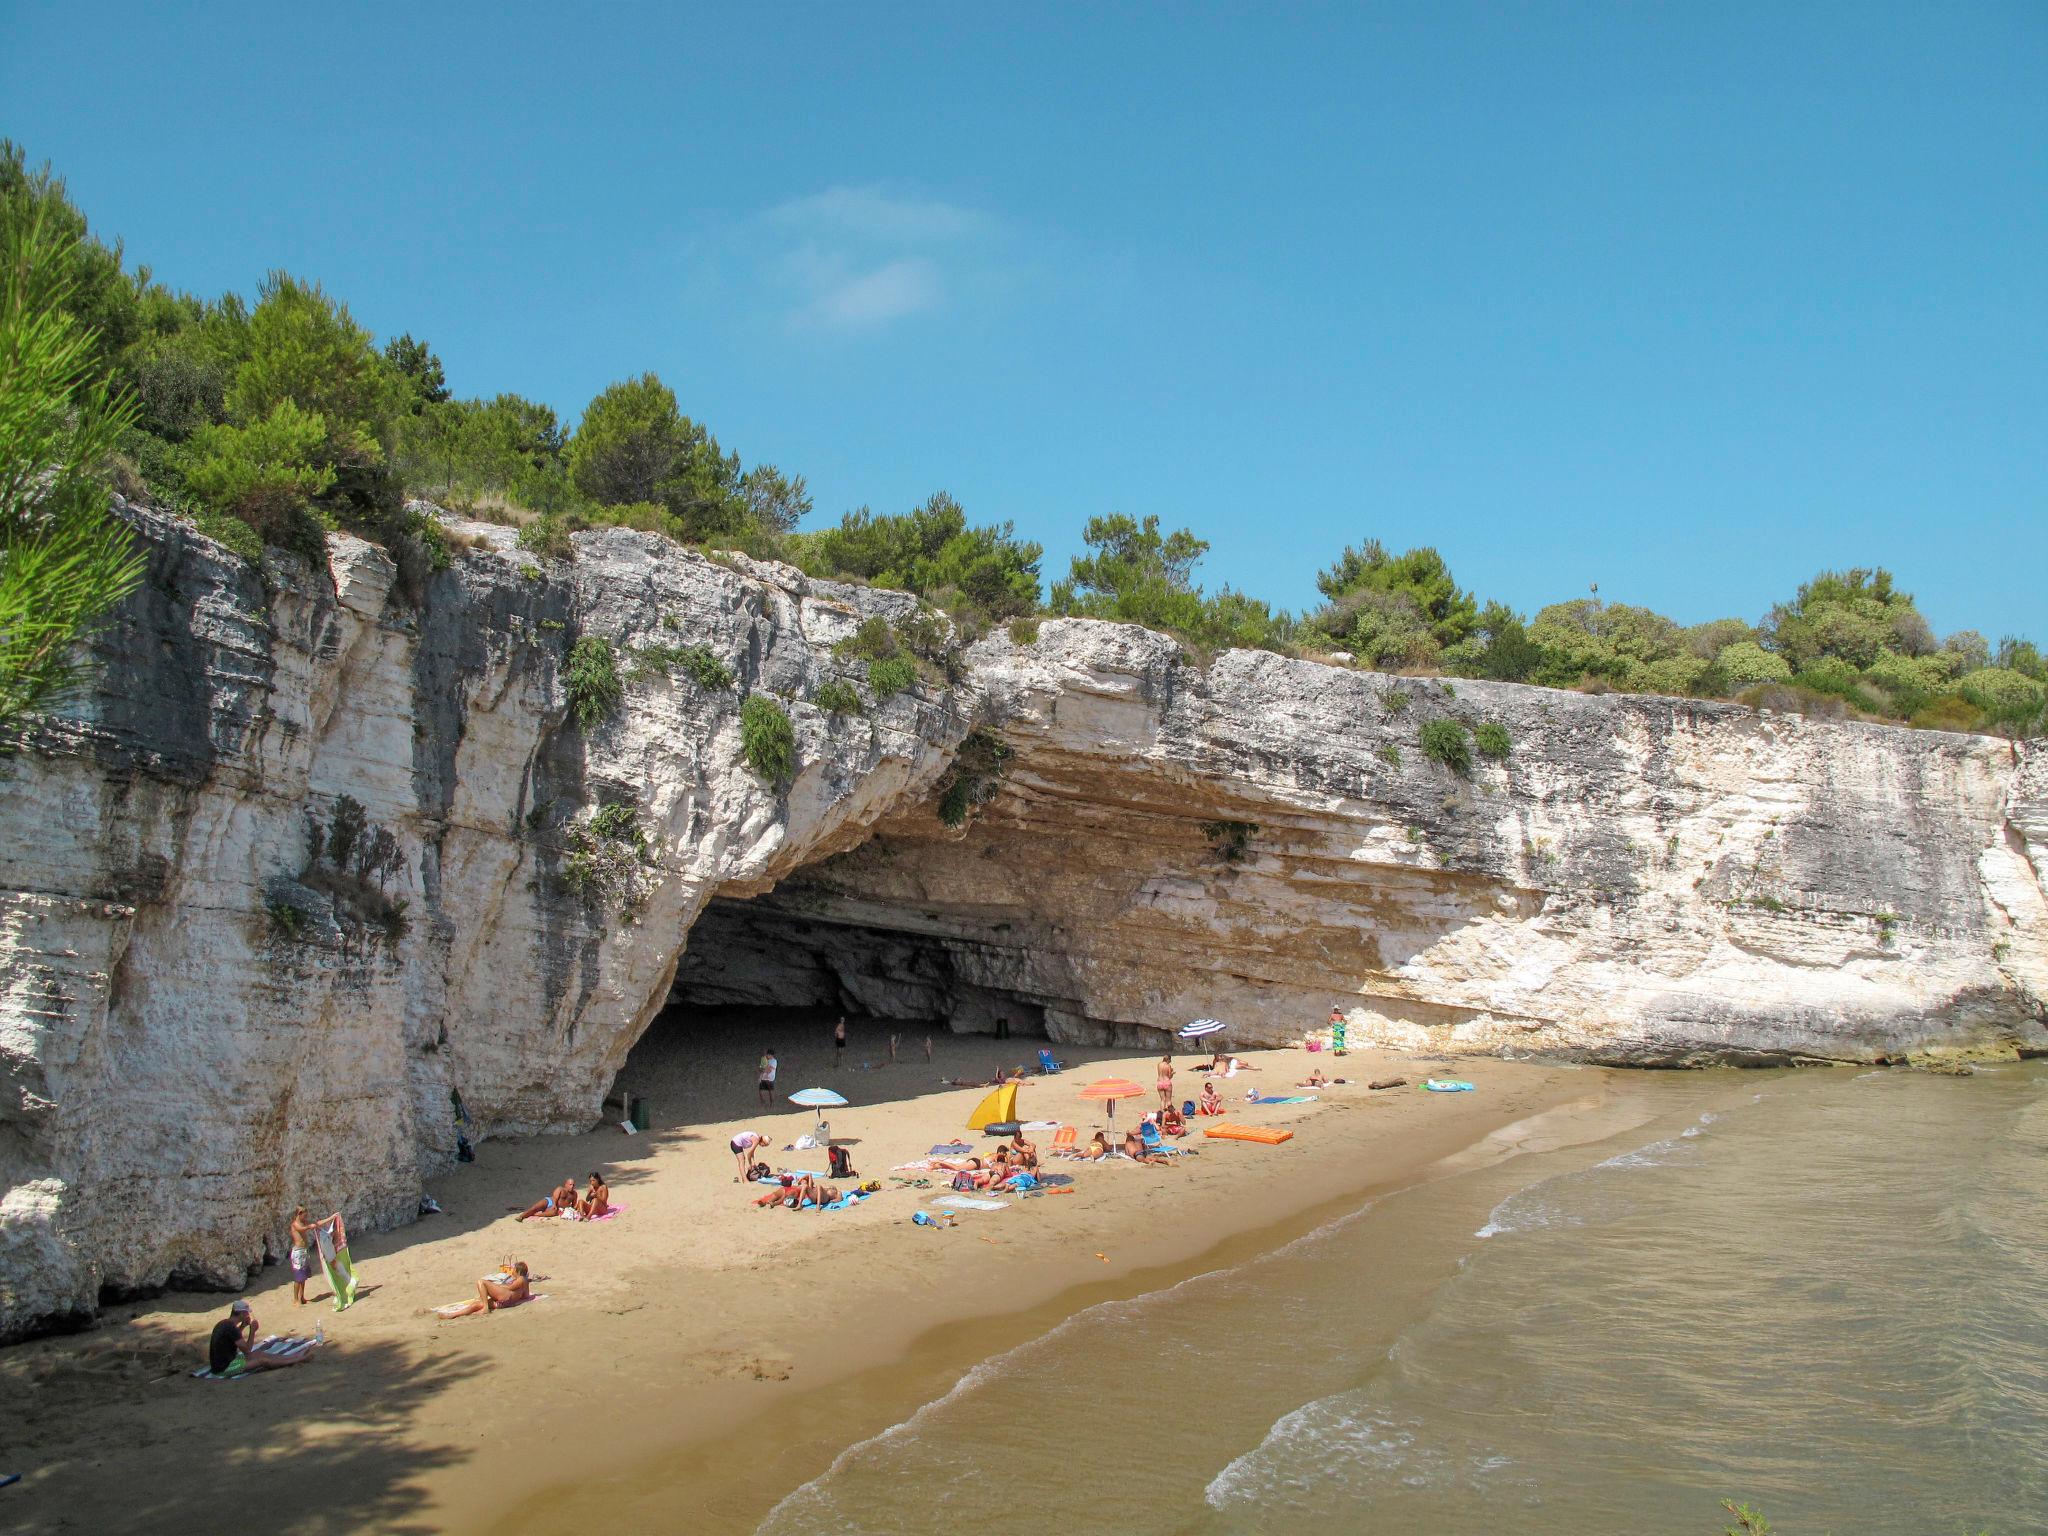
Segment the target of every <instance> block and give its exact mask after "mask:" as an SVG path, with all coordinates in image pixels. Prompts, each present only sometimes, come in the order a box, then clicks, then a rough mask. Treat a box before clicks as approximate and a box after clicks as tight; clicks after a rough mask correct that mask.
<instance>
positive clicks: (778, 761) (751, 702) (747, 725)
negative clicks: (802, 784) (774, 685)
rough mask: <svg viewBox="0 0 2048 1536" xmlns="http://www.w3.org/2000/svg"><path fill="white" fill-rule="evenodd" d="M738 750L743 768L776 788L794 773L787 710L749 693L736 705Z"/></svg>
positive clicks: (793, 731) (793, 737) (793, 735)
mask: <svg viewBox="0 0 2048 1536" xmlns="http://www.w3.org/2000/svg"><path fill="white" fill-rule="evenodd" d="M740 749H741V751H743V752H744V753H745V754H746V758H747V766H748V767H750V768H752V769H753V770H754V772H756V773H757V774H759V775H760V776H761V777H762V778H763V779H765V780H767V782H768V783H769V784H770V785H772V786H773V787H775V788H777V789H780V788H781V787H782V786H783V785H785V784H787V783H788V782H789V781H790V779H791V778H793V777H794V776H795V774H796V728H795V727H794V726H792V725H791V724H790V723H789V711H788V710H786V709H784V708H783V707H782V706H781V705H780V704H778V703H776V702H775V701H774V700H773V699H771V698H769V697H767V696H766V695H765V694H759V693H756V694H750V695H748V697H747V702H746V703H745V704H743V705H741V706H740Z"/></svg>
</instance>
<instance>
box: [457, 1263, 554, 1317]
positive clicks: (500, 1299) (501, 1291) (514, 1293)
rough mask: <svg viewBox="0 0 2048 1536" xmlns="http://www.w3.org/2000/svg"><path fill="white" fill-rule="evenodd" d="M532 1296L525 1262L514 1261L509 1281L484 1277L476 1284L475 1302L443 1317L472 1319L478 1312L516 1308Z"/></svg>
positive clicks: (530, 1278) (529, 1277)
mask: <svg viewBox="0 0 2048 1536" xmlns="http://www.w3.org/2000/svg"><path fill="white" fill-rule="evenodd" d="M532 1294H533V1279H532V1277H531V1276H530V1275H529V1274H528V1273H527V1270H526V1261H525V1260H524V1259H515V1260H513V1262H512V1274H511V1277H510V1278H509V1279H506V1280H497V1279H494V1278H493V1277H491V1276H490V1275H486V1276H484V1277H483V1279H481V1280H479V1281H477V1283H476V1300H475V1301H470V1302H465V1303H463V1305H461V1306H460V1307H457V1308H455V1309H454V1310H452V1311H449V1312H444V1313H442V1314H441V1315H442V1316H443V1317H474V1316H476V1314H477V1313H479V1312H495V1311H497V1310H498V1309H499V1308H500V1307H516V1306H518V1305H519V1303H521V1302H522V1301H525V1300H526V1299H527V1298H528V1297H530V1296H531V1295H532Z"/></svg>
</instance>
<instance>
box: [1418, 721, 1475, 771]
mask: <svg viewBox="0 0 2048 1536" xmlns="http://www.w3.org/2000/svg"><path fill="white" fill-rule="evenodd" d="M1422 751H1423V755H1424V756H1426V757H1431V758H1434V759H1435V760H1436V761H1437V762H1440V763H1442V764H1443V765H1444V766H1445V767H1446V768H1448V769H1450V770H1451V772H1453V773H1466V772H1469V771H1470V770H1471V767H1472V744H1471V739H1470V737H1469V736H1468V735H1467V733H1466V731H1465V727H1464V726H1463V725H1461V724H1459V723H1458V722H1457V721H1456V720H1429V721H1425V722H1424V724H1423V727H1422Z"/></svg>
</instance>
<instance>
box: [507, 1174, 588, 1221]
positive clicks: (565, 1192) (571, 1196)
mask: <svg viewBox="0 0 2048 1536" xmlns="http://www.w3.org/2000/svg"><path fill="white" fill-rule="evenodd" d="M575 1209H576V1175H575V1174H573V1173H572V1174H570V1175H569V1177H568V1178H566V1179H564V1180H562V1182H561V1183H559V1184H557V1185H556V1186H555V1187H554V1188H553V1189H551V1190H549V1191H548V1195H547V1198H546V1199H545V1200H536V1201H534V1202H533V1204H531V1205H529V1206H528V1207H527V1208H526V1209H525V1210H523V1211H521V1212H520V1213H519V1214H518V1215H517V1216H516V1217H514V1218H513V1219H514V1220H515V1221H531V1220H532V1219H533V1218H534V1217H536V1216H559V1215H561V1214H562V1212H564V1211H573V1210H575Z"/></svg>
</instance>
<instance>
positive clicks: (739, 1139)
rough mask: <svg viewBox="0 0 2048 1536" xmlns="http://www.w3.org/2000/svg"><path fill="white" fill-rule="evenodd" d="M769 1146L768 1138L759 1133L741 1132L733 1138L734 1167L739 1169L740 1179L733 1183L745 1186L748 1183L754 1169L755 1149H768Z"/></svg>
mask: <svg viewBox="0 0 2048 1536" xmlns="http://www.w3.org/2000/svg"><path fill="white" fill-rule="evenodd" d="M767 1145H768V1138H767V1137H765V1136H763V1135H762V1134H761V1133H760V1132H759V1131H741V1132H740V1133H739V1135H737V1136H735V1137H733V1139H732V1160H733V1164H734V1166H735V1167H737V1168H738V1169H739V1177H738V1178H736V1179H734V1180H733V1183H735V1184H743V1183H745V1182H746V1179H747V1175H748V1174H749V1173H751V1172H752V1171H753V1168H754V1149H755V1148H756V1147H766V1146H767Z"/></svg>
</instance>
